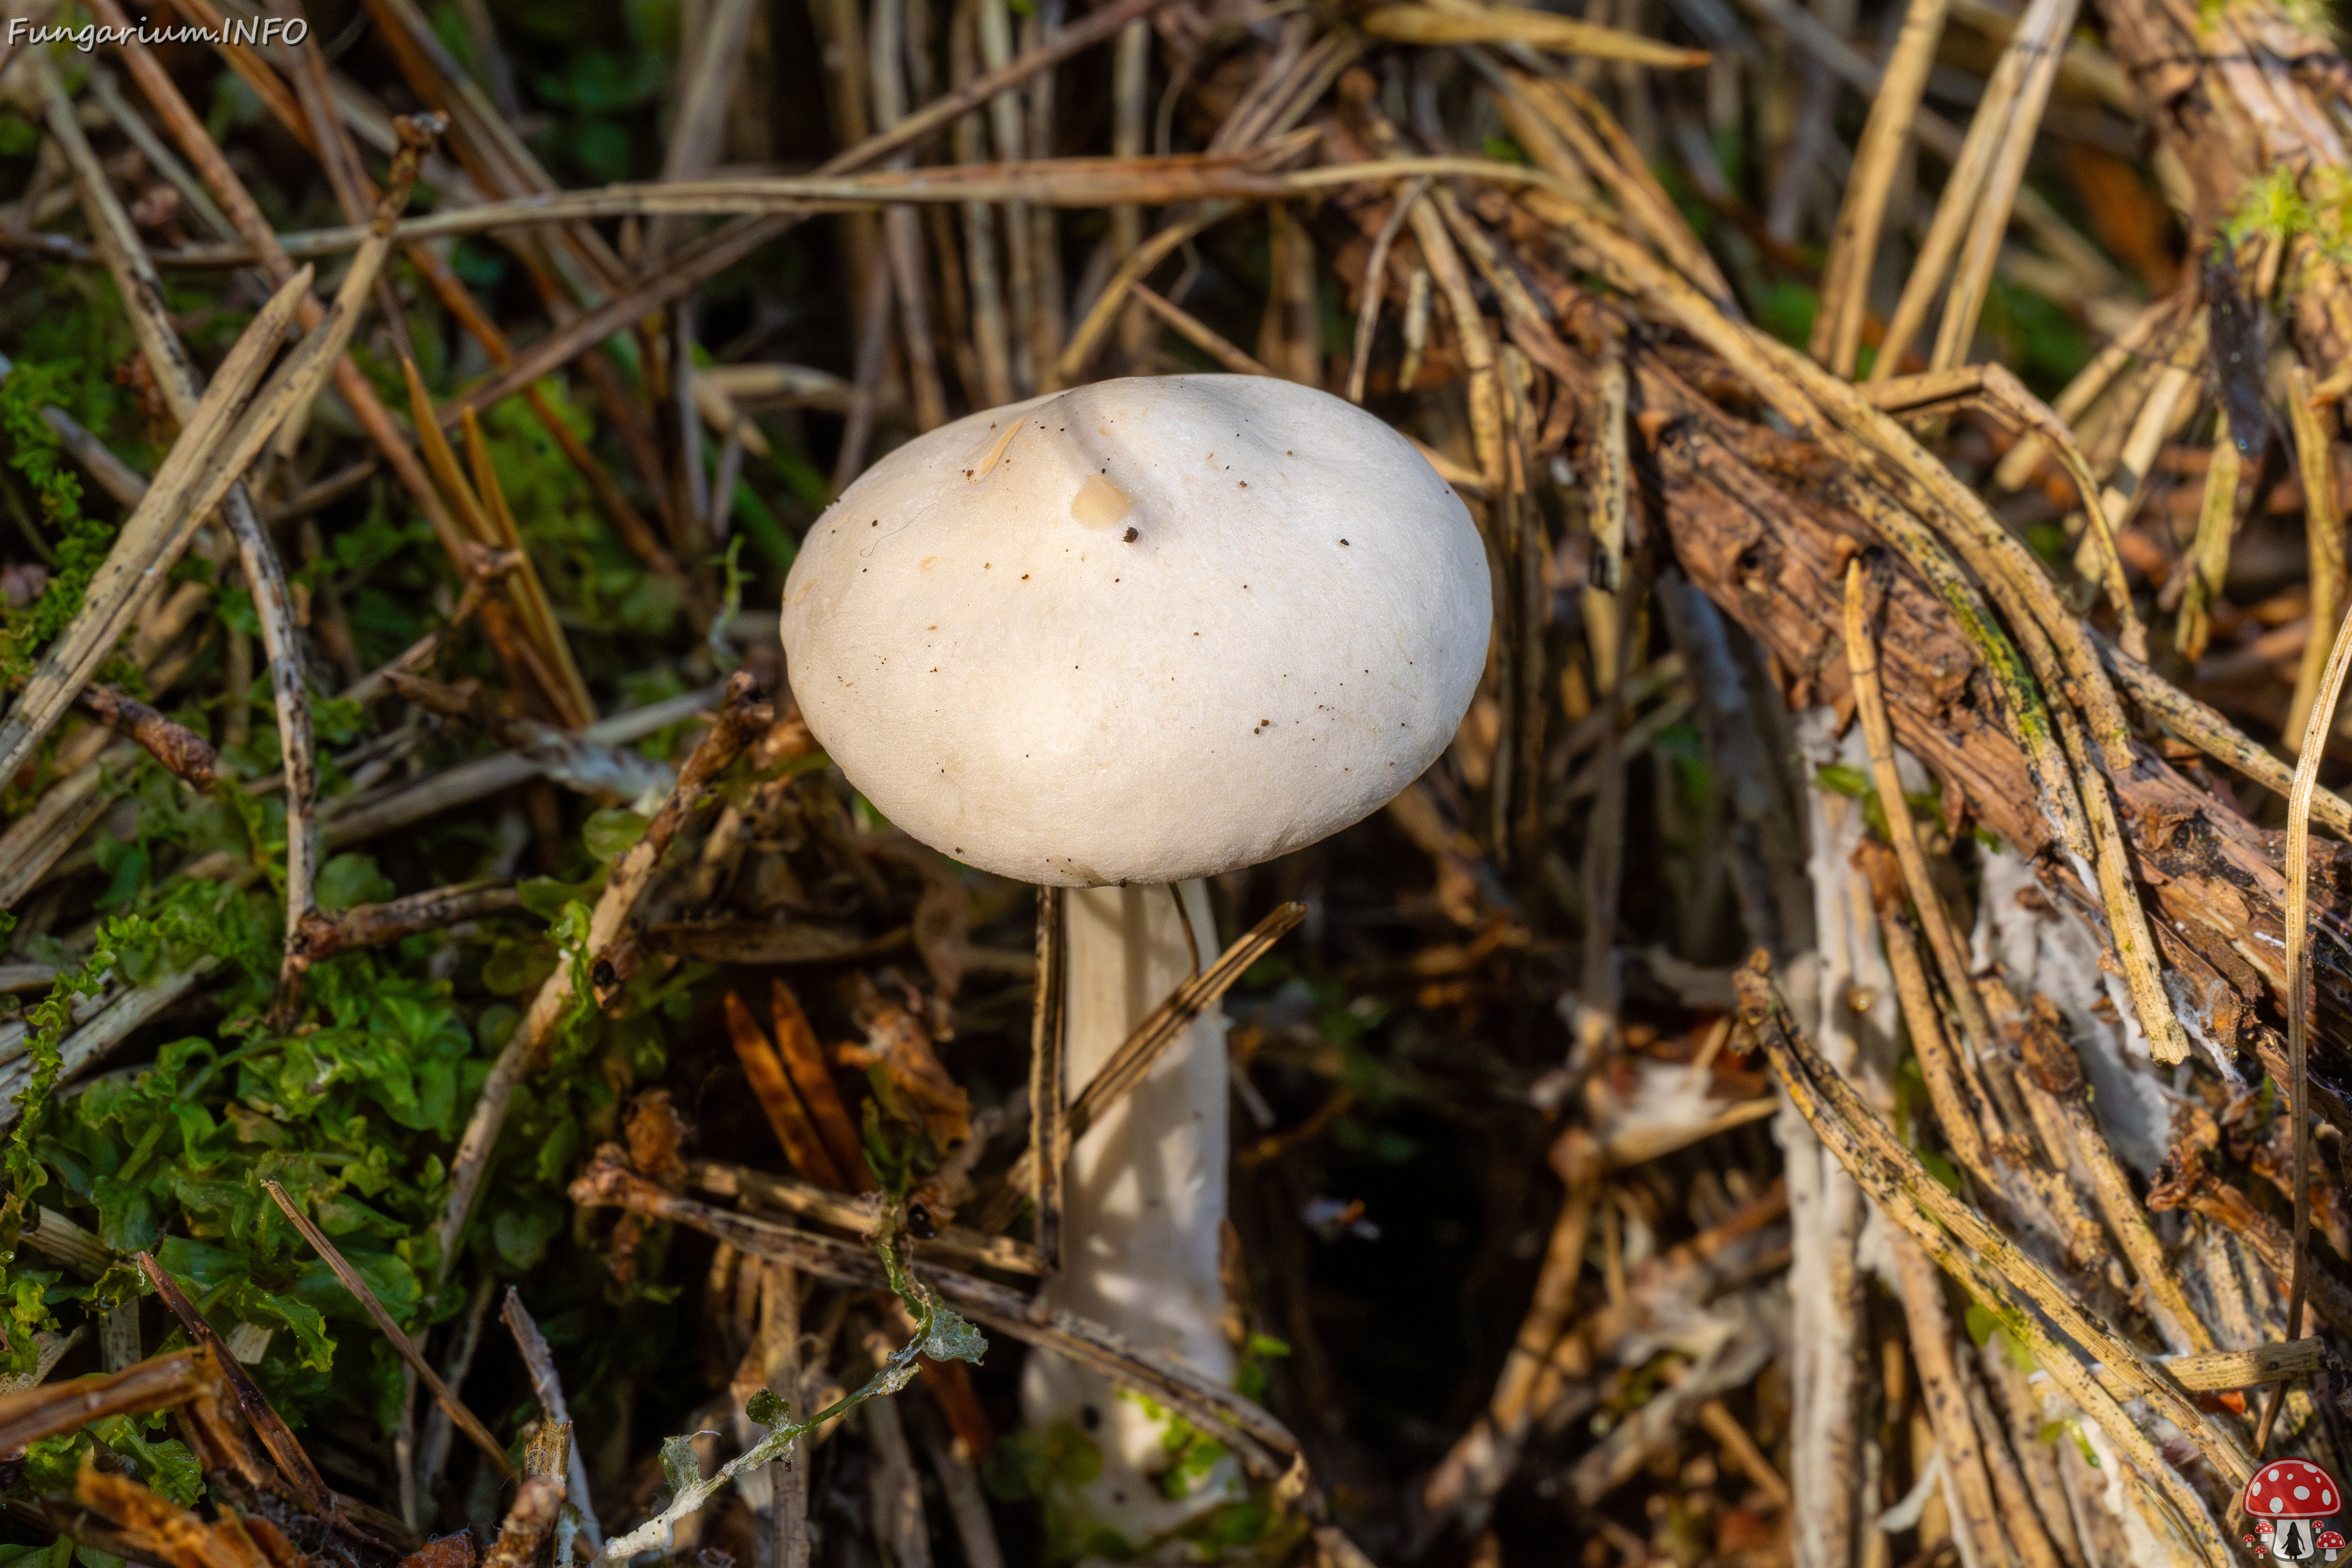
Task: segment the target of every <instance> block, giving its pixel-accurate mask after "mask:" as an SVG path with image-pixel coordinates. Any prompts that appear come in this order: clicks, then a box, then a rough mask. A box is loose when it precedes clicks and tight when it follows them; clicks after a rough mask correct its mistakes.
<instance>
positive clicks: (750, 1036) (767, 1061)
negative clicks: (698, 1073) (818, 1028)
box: [726, 991, 847, 1192]
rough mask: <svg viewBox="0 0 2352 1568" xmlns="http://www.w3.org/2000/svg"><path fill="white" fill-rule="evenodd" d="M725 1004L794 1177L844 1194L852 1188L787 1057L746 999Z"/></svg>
mask: <svg viewBox="0 0 2352 1568" xmlns="http://www.w3.org/2000/svg"><path fill="white" fill-rule="evenodd" d="M726 1006H727V1033H728V1037H729V1038H730V1039H731V1040H733V1041H734V1044H735V1055H736V1058H737V1059H738V1060H740V1062H741V1063H742V1064H743V1076H744V1077H745V1078H747V1079H751V1092H752V1093H753V1094H755V1095H757V1096H759V1099H760V1109H761V1110H764V1111H766V1112H767V1114H768V1125H769V1126H770V1127H772V1128H773V1129H774V1130H775V1133H776V1142H778V1143H779V1144H781V1145H782V1147H783V1151H784V1158H786V1159H787V1160H789V1161H791V1162H792V1166H793V1172H794V1173H795V1174H797V1175H799V1176H800V1178H801V1179H802V1180H803V1181H806V1182H813V1183H814V1184H816V1185H818V1186H820V1187H829V1188H831V1189H833V1190H834V1191H835V1192H840V1191H843V1190H844V1189H845V1187H846V1186H847V1183H845V1182H844V1181H843V1180H842V1175H841V1172H840V1171H839V1170H837V1169H835V1165H834V1163H833V1156H832V1155H831V1154H830V1153H828V1152H826V1150H825V1146H824V1140H823V1139H822V1138H820V1137H818V1136H817V1131H816V1124H815V1122H814V1121H811V1120H810V1119H809V1113H808V1110H807V1109H806V1108H805V1107H804V1106H803V1105H802V1104H801V1100H800V1096H799V1095H798V1094H796V1093H795V1092H793V1084H792V1079H790V1078H789V1077H788V1076H786V1074H785V1072H784V1064H783V1059H782V1058H781V1057H779V1056H778V1055H777V1054H776V1047H775V1046H774V1045H773V1044H772V1043H771V1042H770V1041H769V1039H768V1037H767V1034H766V1032H765V1031H764V1030H762V1029H761V1027H760V1024H759V1020H757V1019H755V1018H753V1017H752V1016H751V1009H750V1008H749V1007H746V1006H745V1005H743V999H742V998H741V997H740V996H738V995H736V994H735V993H733V992H732V991H730V992H729V993H728V994H727V1003H726Z"/></svg>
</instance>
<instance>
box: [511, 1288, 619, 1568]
mask: <svg viewBox="0 0 2352 1568" xmlns="http://www.w3.org/2000/svg"><path fill="white" fill-rule="evenodd" d="M499 1317H501V1318H502V1319H504V1320H505V1321H506V1325H507V1329H508V1331H509V1332H510V1333H512V1334H513V1335H514V1340H515V1349H516V1350H518V1351H519V1352H521V1354H522V1363H523V1366H524V1368H525V1369H526V1370H528V1371H529V1372H530V1388H531V1393H532V1394H534V1395H536V1396H537V1398H538V1400H539V1408H540V1411H541V1414H542V1415H544V1416H545V1418H546V1419H547V1420H548V1421H549V1422H551V1423H553V1424H555V1425H558V1426H569V1425H570V1424H571V1421H572V1413H571V1410H570V1409H569V1407H567V1406H566V1405H565V1404H564V1400H563V1380H562V1378H561V1377H559V1376H558V1375H556V1371H555V1352H553V1351H551V1350H550V1349H549V1348H548V1344H547V1337H546V1336H545V1335H544V1334H542V1333H541V1332H540V1331H539V1324H538V1322H537V1321H535V1320H533V1319H532V1317H531V1315H530V1309H529V1308H527V1307H525V1306H524V1305H523V1304H522V1297H521V1295H520V1293H519V1292H518V1291H516V1289H514V1287H512V1286H509V1287H507V1300H506V1305H505V1306H504V1307H503V1308H501V1309H500V1310H499ZM571 1449H572V1451H571V1454H570V1455H569V1457H568V1458H567V1459H566V1461H565V1467H564V1500H565V1501H567V1502H569V1503H570V1504H571V1505H572V1507H573V1508H574V1509H576V1510H579V1514H580V1534H581V1538H582V1539H583V1540H584V1541H586V1542H588V1550H589V1551H591V1552H602V1551H604V1526H603V1525H602V1524H601V1523H599V1522H598V1521H597V1519H596V1504H595V1502H594V1500H593V1499H592V1498H591V1497H590V1495H589V1491H588V1462H587V1460H586V1458H584V1457H583V1454H582V1452H581V1447H580V1445H579V1444H578V1443H573V1444H572V1445H571Z"/></svg>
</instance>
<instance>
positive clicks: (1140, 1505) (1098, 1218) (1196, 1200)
mask: <svg viewBox="0 0 2352 1568" xmlns="http://www.w3.org/2000/svg"><path fill="white" fill-rule="evenodd" d="M1171 893H1173V894H1174V895H1175V896H1174V897H1171ZM1180 903H1181V907H1182V910H1183V912H1184V915H1185V917H1186V918H1185V919H1182V920H1180V919H1179V918H1178V907H1179V905H1180ZM1065 907H1066V910H1067V916H1066V931H1067V933H1068V934H1067V942H1068V958H1067V963H1068V981H1067V991H1066V994H1067V997H1068V1002H1067V1011H1066V1014H1065V1016H1066V1019H1067V1025H1066V1032H1065V1040H1066V1045H1065V1050H1066V1064H1067V1068H1066V1082H1065V1084H1064V1085H1063V1093H1064V1096H1065V1100H1073V1099H1075V1098H1076V1096H1077V1094H1078V1092H1079V1091H1080V1090H1082V1089H1085V1088H1086V1086H1087V1081H1088V1080H1089V1079H1092V1078H1093V1077H1094V1075H1095V1074H1096V1073H1097V1072H1098V1071H1100V1070H1101V1068H1102V1066H1103V1064H1104V1063H1105V1062H1107V1061H1108V1060H1109V1059H1110V1057H1111V1055H1112V1053H1113V1052H1115V1051H1117V1050H1118V1047H1119V1046H1120V1044H1121V1043H1122V1042H1123V1041H1124V1040H1126V1038H1127V1037H1128V1035H1129V1033H1130V1032H1131V1031H1132V1030H1133V1029H1134V1028H1135V1026H1137V1025H1138V1024H1139V1023H1140V1022H1142V1020H1143V1018H1144V1016H1145V1015H1147V1014H1149V1013H1150V1011H1151V1010H1152V1008H1154V1007H1155V1006H1157V1005H1159V1004H1160V1001H1161V999H1162V998H1164V997H1165V996H1166V995H1167V994H1168V993H1169V992H1170V991H1171V990H1173V989H1174V988H1175V987H1176V986H1177V985H1179V984H1181V983H1182V982H1183V981H1184V980H1185V979H1187V978H1188V977H1189V976H1190V975H1191V974H1192V973H1193V972H1194V970H1195V968H1196V966H1197V962H1198V961H1197V960H1196V958H1195V957H1194V954H1195V953H1200V952H1208V953H1213V952H1216V951H1217V941H1216V925H1215V922H1214V921H1213V919H1212V918H1211V915H1210V912H1209V897H1208V889H1206V888H1205V887H1204V886H1203V885H1202V883H1201V882H1199V881H1197V880H1196V881H1188V882H1182V883H1180V884H1178V885H1176V886H1175V887H1174V888H1172V889H1171V888H1169V887H1165V886H1156V887H1140V886H1131V887H1124V888H1088V889H1073V890H1072V891H1071V892H1070V893H1069V895H1068V896H1067V901H1066V906H1065ZM1188 924H1189V925H1190V927H1191V930H1190V931H1187V930H1186V926H1187V925H1188ZM1226 1093H1227V1068H1226V1065H1225V1021H1224V1017H1223V1015H1222V1014H1221V1013H1219V1012H1217V1011H1215V1010H1214V1009H1212V1010H1210V1011H1207V1012H1204V1013H1203V1014H1202V1016H1200V1017H1198V1018H1196V1019H1194V1020H1193V1021H1192V1025H1191V1026H1190V1027H1189V1028H1188V1029H1187V1030H1186V1031H1185V1035H1184V1037H1183V1038H1181V1040H1179V1041H1178V1042H1177V1043H1176V1044H1175V1045H1174V1046H1172V1047H1170V1049H1169V1050H1168V1053H1167V1054H1166V1055H1165V1056H1163V1057H1162V1058H1160V1061H1159V1063H1158V1064H1157V1065H1156V1066H1154V1067H1153V1068H1152V1069H1151V1071H1150V1075H1149V1076H1147V1077H1146V1078H1145V1079H1144V1080H1143V1081H1142V1082H1141V1083H1139V1084H1138V1085H1137V1086H1136V1087H1135V1089H1133V1090H1132V1091H1130V1092H1129V1094H1127V1095H1126V1096H1125V1097H1124V1098H1122V1099H1121V1100H1120V1101H1119V1102H1118V1104H1117V1105H1116V1106H1114V1107H1113V1108H1112V1109H1111V1110H1109V1111H1108V1113H1106V1114H1105V1115H1104V1116H1103V1118H1102V1119H1101V1120H1100V1121H1097V1122H1096V1123H1095V1125H1094V1126H1093V1128H1092V1129H1090V1130H1089V1131H1088V1132H1087V1136H1086V1137H1085V1138H1084V1139H1083V1140H1082V1141H1081V1142H1079V1144H1078V1145H1077V1147H1076V1149H1074V1150H1073V1151H1072V1152H1071V1154H1070V1161H1069V1165H1068V1168H1067V1169H1066V1171H1065V1172H1064V1173H1063V1184H1064V1185H1063V1213H1064V1216H1065V1220H1064V1232H1063V1234H1064V1236H1065V1237H1066V1239H1065V1241H1064V1243H1063V1256H1062V1269H1061V1272H1060V1273H1059V1274H1057V1275H1056V1276H1055V1277H1054V1278H1053V1279H1051V1280H1049V1281H1048V1282H1047V1283H1046V1285H1045V1289H1044V1291H1043V1295H1044V1299H1045V1304H1046V1305H1049V1306H1051V1307H1055V1308H1063V1309H1066V1310H1070V1311H1073V1312H1076V1313H1078V1314H1080V1315H1081V1316H1084V1317H1088V1318H1092V1319H1094V1320H1095V1321H1097V1322H1100V1323H1102V1324H1104V1325H1105V1326H1107V1327H1108V1328H1111V1329H1115V1330H1117V1331H1118V1332H1119V1333H1120V1334H1122V1335H1124V1336H1126V1337H1127V1339H1128V1340H1129V1341H1130V1342H1132V1343H1134V1344H1135V1345H1136V1346H1138V1347H1139V1348H1140V1349H1144V1350H1149V1351H1153V1352H1159V1353H1160V1354H1163V1355H1171V1356H1178V1357H1181V1358H1182V1359H1183V1360H1184V1361H1186V1362H1189V1363H1192V1365H1193V1366H1194V1367H1196V1368H1198V1369H1199V1370H1200V1371H1201V1372H1202V1373H1206V1374H1207V1375H1209V1376H1211V1377H1213V1378H1215V1379H1217V1380H1219V1381H1220V1382H1230V1381H1232V1379H1233V1376H1234V1347H1233V1344H1232V1342H1230V1341H1229V1340H1228V1339H1227V1338H1226V1335H1225V1329H1224V1317H1225V1293H1224V1282H1223V1270H1222V1268H1221V1264H1222V1258H1223V1222H1224V1217H1225V1157H1226V1146H1225V1114H1226ZM1022 1405H1023V1407H1024V1412H1025V1414H1026V1415H1027V1417H1028V1420H1029V1424H1030V1426H1031V1428H1032V1429H1033V1430H1034V1431H1035V1432H1036V1433H1038V1434H1039V1435H1040V1436H1045V1437H1047V1438H1048V1439H1049V1441H1048V1444H1047V1451H1048V1452H1049V1453H1064V1452H1067V1451H1068V1447H1067V1445H1068V1436H1067V1435H1066V1434H1063V1435H1061V1436H1060V1440H1059V1441H1054V1440H1053V1439H1054V1438H1055V1436H1056V1429H1057V1428H1061V1427H1065V1426H1066V1427H1067V1428H1069V1429H1070V1431H1071V1432H1075V1433H1076V1434H1077V1435H1079V1436H1083V1437H1084V1438H1085V1439H1086V1440H1087V1442H1088V1443H1091V1444H1092V1445H1093V1446H1094V1447H1095V1448H1096V1449H1097V1451H1098V1452H1099V1454H1100V1456H1101V1460H1102V1463H1101V1468H1100V1470H1099V1471H1098V1472H1097V1473H1096V1474H1094V1475H1093V1476H1091V1478H1088V1479H1081V1477H1084V1476H1085V1473H1086V1471H1087V1470H1088V1469H1090V1468H1092V1467H1091V1465H1084V1464H1082V1465H1077V1466H1071V1467H1057V1468H1060V1469H1061V1470H1062V1472H1063V1473H1062V1474H1060V1475H1058V1476H1056V1477H1055V1480H1054V1484H1053V1491H1052V1494H1051V1495H1050V1497H1049V1499H1048V1502H1049V1504H1050V1505H1051V1508H1052V1511H1053V1514H1054V1515H1055V1516H1057V1517H1055V1524H1056V1525H1057V1526H1060V1527H1062V1528H1068V1529H1072V1530H1074V1531H1076V1535H1077V1537H1078V1539H1079V1540H1080V1541H1083V1540H1084V1538H1085V1537H1086V1536H1087V1535H1088V1534H1091V1533H1092V1532H1093V1531H1097V1530H1105V1529H1107V1530H1109V1531H1114V1532H1116V1533H1117V1534H1118V1535H1119V1536H1121V1537H1122V1538H1124V1539H1125V1540H1126V1541H1127V1542H1129V1544H1130V1545H1133V1546H1138V1547H1139V1546H1142V1545H1143V1544H1145V1543H1146V1542H1149V1541H1150V1540H1151V1539H1152V1538H1153V1537H1155V1536H1158V1535H1160V1534H1161V1533H1163V1532H1164V1531H1168V1530H1171V1529H1172V1528H1174V1527H1176V1526H1178V1525H1181V1524H1182V1523H1183V1522H1185V1521H1187V1520H1189V1519H1192V1517H1194V1516H1196V1515H1198V1514H1199V1513H1201V1512H1202V1510H1205V1509H1208V1508H1211V1507H1213V1506H1215V1505H1216V1504H1218V1503H1221V1502H1225V1501H1230V1500H1233V1499H1234V1498H1236V1497H1239V1496H1240V1495H1242V1489H1241V1480H1240V1473H1239V1470H1238V1468H1237V1467H1236V1466H1235V1465H1234V1461H1232V1460H1231V1459H1225V1460H1223V1461H1221V1462H1219V1463H1218V1464H1217V1465H1216V1466H1214V1467H1213V1468H1210V1469H1208V1470H1207V1471H1206V1472H1205V1473H1202V1474H1199V1475H1197V1476H1194V1477H1192V1479H1190V1480H1189V1483H1188V1484H1187V1485H1184V1486H1182V1487H1178V1486H1166V1487H1163V1484H1162V1477H1163V1475H1164V1474H1165V1472H1167V1471H1168V1470H1169V1469H1170V1468H1171V1464H1174V1463H1176V1462H1177V1461H1178V1458H1179V1456H1178V1454H1177V1453H1176V1452H1174V1451H1172V1450H1174V1449H1181V1447H1182V1446H1183V1444H1182V1438H1181V1435H1178V1440H1177V1441H1176V1442H1175V1443H1174V1444H1172V1445H1171V1442H1170V1441H1169V1438H1170V1436H1171V1433H1170V1430H1169V1428H1170V1420H1171V1418H1170V1416H1169V1415H1167V1414H1166V1413H1165V1412H1155V1411H1153V1410H1151V1409H1150V1408H1147V1406H1146V1405H1144V1404H1143V1403H1141V1402H1139V1401H1138V1400H1136V1399H1134V1398H1132V1397H1130V1396H1123V1395H1121V1394H1118V1391H1117V1390H1115V1389H1114V1388H1112V1387H1111V1385H1110V1384H1108V1383H1106V1382H1105V1381H1104V1380H1102V1379H1101V1378H1099V1377H1097V1376H1095V1375H1094V1374H1092V1373H1087V1372H1084V1371H1082V1370H1080V1369H1079V1368H1077V1367H1076V1366H1073V1365H1071V1364H1070V1363H1067V1362H1065V1361H1062V1360H1060V1359H1058V1358H1055V1357H1053V1356H1048V1355H1042V1354H1040V1355H1033V1356H1032V1357H1031V1358H1030V1361H1029V1364H1028V1368H1027V1370H1026V1372H1025V1373H1024V1383H1023V1387H1022ZM1188 1474H1189V1471H1188ZM1170 1490H1175V1491H1179V1492H1180V1495H1179V1496H1176V1497H1173V1498H1171V1497H1169V1496H1167V1495H1166V1493H1167V1491H1170Z"/></svg>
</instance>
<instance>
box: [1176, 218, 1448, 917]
mask: <svg viewBox="0 0 2352 1568" xmlns="http://www.w3.org/2000/svg"><path fill="white" fill-rule="evenodd" d="M1428 189H1429V181H1428V180H1427V179H1426V178H1422V179H1417V180H1415V181H1413V182H1412V184H1409V185H1407V186H1405V187H1404V189H1403V190H1402V191H1400V192H1399V193H1398V194H1397V195H1396V197H1395V199H1393V200H1392V201H1391V202H1390V204H1389V215H1388V216H1386V217H1385V218H1382V219H1381V228H1380V232H1379V233H1378V234H1376V235H1374V236H1373V237H1372V254H1371V258H1370V260H1368V261H1367V262H1365V263H1364V280H1363V282H1362V283H1361V284H1360V285H1359V288H1360V291H1361V293H1362V296H1363V299H1362V300H1361V302H1360V304H1359V305H1358V306H1357V307H1356V352H1355V357H1354V359H1353V361H1352V362H1351V363H1349V367H1348V401H1349V402H1350V403H1354V404H1359V405H1360V404H1361V403H1362V402H1363V401H1364V377H1365V375H1366V374H1368V373H1369V372H1370V369H1371V363H1372V338H1373V335H1374V329H1375V328H1376V327H1378V326H1379V324H1380V319H1381V295H1382V293H1383V292H1385V291H1386V289H1387V287H1388V265H1389V249H1390V247H1391V246H1393V245H1395V244H1396V237H1397V235H1398V233H1399V231H1401V230H1402V228H1403V227H1404V225H1405V219H1406V217H1407V216H1409V215H1410V214H1411V212H1412V204H1413V203H1415V202H1417V201H1419V200H1420V199H1421V197H1422V194H1423V192H1425V191H1426V190H1428ZM1185 929H1186V930H1187V931H1190V930H1191V929H1192V927H1191V926H1190V925H1189V924H1188V925H1187V926H1186V927H1185Z"/></svg>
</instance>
